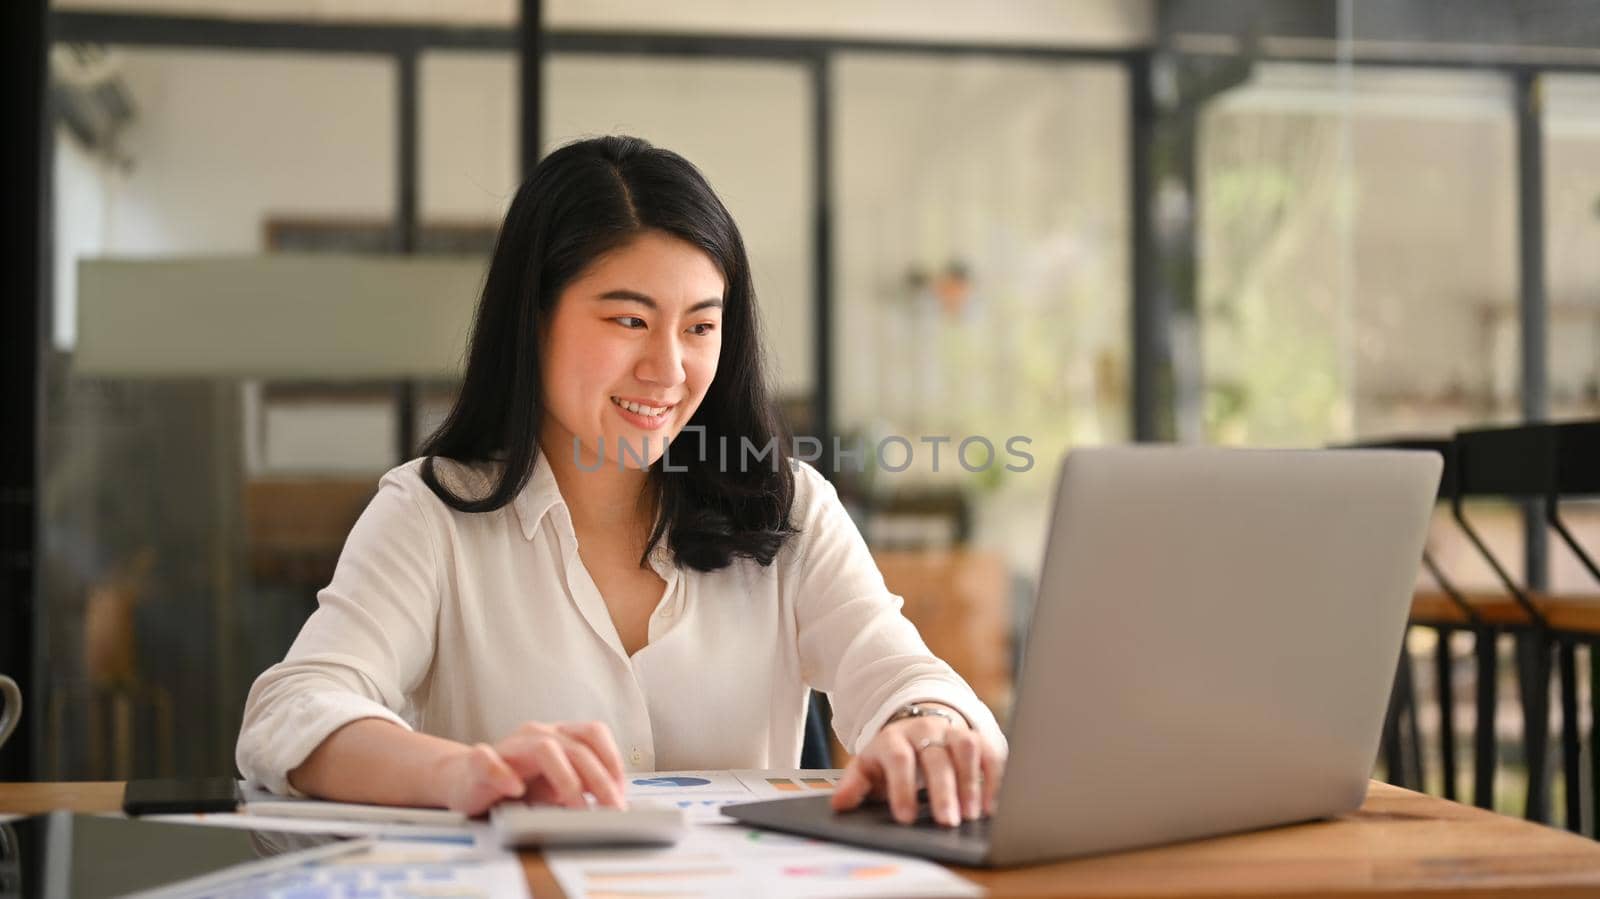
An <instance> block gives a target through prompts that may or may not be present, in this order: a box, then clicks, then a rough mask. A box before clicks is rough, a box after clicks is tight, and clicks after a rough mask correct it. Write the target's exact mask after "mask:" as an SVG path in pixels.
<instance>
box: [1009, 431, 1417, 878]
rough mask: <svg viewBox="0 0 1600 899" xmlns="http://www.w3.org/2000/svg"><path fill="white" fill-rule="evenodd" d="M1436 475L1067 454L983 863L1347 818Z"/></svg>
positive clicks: (1404, 468)
mask: <svg viewBox="0 0 1600 899" xmlns="http://www.w3.org/2000/svg"><path fill="white" fill-rule="evenodd" d="M1441 466H1442V460H1441V459H1440V458H1439V456H1438V455H1436V454H1433V453H1418V452H1404V451H1384V450H1343V451H1341V450H1317V451H1274V450H1227V449H1210V448H1177V447H1124V448H1105V449H1089V450H1079V451H1075V452H1073V453H1071V454H1070V455H1069V456H1068V457H1067V458H1066V460H1065V461H1064V462H1063V463H1062V469H1061V476H1060V479H1059V482H1058V488H1057V495H1056V501H1055V511H1054V513H1053V520H1052V523H1051V528H1050V536H1049V543H1048V545H1047V546H1046V550H1045V562H1044V570H1043V572H1042V574H1041V577H1040V584H1039V593H1038V599H1037V602H1036V605H1035V611H1034V615H1033V624H1032V626H1031V629H1030V632H1029V634H1028V643H1027V652H1026V655H1025V657H1024V662H1023V669H1022V674H1021V676H1020V679H1019V683H1018V698H1017V705H1016V707H1015V713H1014V716H1013V722H1012V726H1011V729H1010V734H1009V739H1010V744H1011V757H1010V761H1009V763H1008V767H1007V772H1006V778H1005V783H1004V784H1003V785H1002V788H1001V791H1002V792H1001V796H1000V811H999V813H998V814H997V815H996V816H995V820H994V822H993V830H992V832H991V835H992V843H991V859H992V861H993V862H994V863H996V864H1014V863H1019V862H1025V861H1029V860H1033V859H1043V858H1052V857H1060V856H1062V855H1064V854H1086V853H1091V852H1098V851H1106V850H1111V849H1121V848H1129V847H1134V846H1142V845H1151V844H1156V843H1164V842H1170V841H1174V840H1181V839H1186V838H1191V837H1199V836H1205V835H1210V834H1217V833H1225V832H1228V831H1235V830H1244V829H1249V828H1254V827H1262V826H1267V825H1271V824H1278V823H1283V822H1288V821H1296V820H1306V819H1311V818H1317V817H1323V816H1328V815H1334V814H1338V813H1341V812H1344V811H1348V810H1350V809H1353V808H1356V807H1357V806H1359V805H1360V804H1361V802H1362V800H1363V799H1364V797H1365V795H1366V788H1367V782H1368V776H1369V774H1370V772H1371V770H1372V766H1373V763H1374V761H1375V759H1376V753H1377V747H1378V736H1379V730H1380V728H1381V727H1382V723H1383V716H1384V712H1385V709H1386V706H1387V702H1388V696H1389V690H1390V685H1391V682H1392V680H1393V676H1394V671H1395V665H1396V662H1397V660H1398V657H1399V652H1400V641H1401V639H1402V638H1403V635H1404V630H1405V621H1406V617H1407V615H1408V612H1409V608H1410V600H1411V595H1412V591H1413V588H1414V585H1415V581H1416V576H1417V570H1418V563H1419V560H1420V557H1421V554H1422V549H1423V542H1424V540H1425V539H1426V534H1427V527H1428V520H1429V514H1430V510H1431V508H1432V505H1433V502H1434V496H1435V491H1436V489H1437V486H1438V481H1439V473H1440V469H1441Z"/></svg>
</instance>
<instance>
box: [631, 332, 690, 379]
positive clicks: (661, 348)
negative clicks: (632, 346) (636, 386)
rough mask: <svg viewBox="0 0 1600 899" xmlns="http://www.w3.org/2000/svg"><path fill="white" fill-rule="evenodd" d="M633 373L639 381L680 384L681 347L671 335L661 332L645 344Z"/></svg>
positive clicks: (681, 371) (681, 372)
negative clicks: (642, 353)
mask: <svg viewBox="0 0 1600 899" xmlns="http://www.w3.org/2000/svg"><path fill="white" fill-rule="evenodd" d="M634 375H635V376H636V377H638V378H639V380H641V381H647V382H649V383H651V384H659V385H661V386H663V387H676V386H678V385H679V384H682V383H683V381H684V371H683V348H682V347H680V346H679V345H678V341H677V340H676V339H675V338H674V337H673V336H672V335H669V334H662V335H660V336H658V337H656V338H655V339H653V340H651V341H650V342H649V344H648V345H647V346H646V348H645V352H644V356H643V357H642V358H640V360H639V364H638V366H636V367H635V369H634Z"/></svg>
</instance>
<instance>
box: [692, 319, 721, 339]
mask: <svg viewBox="0 0 1600 899" xmlns="http://www.w3.org/2000/svg"><path fill="white" fill-rule="evenodd" d="M716 329H717V326H716V325H713V324H712V323H710V322H701V323H700V324H698V325H691V326H690V327H689V331H690V332H691V333H693V334H694V335H695V336H696V337H704V336H706V335H707V334H710V333H711V332H712V331H715V330H716Z"/></svg>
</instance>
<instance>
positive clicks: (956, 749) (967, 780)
mask: <svg viewBox="0 0 1600 899" xmlns="http://www.w3.org/2000/svg"><path fill="white" fill-rule="evenodd" d="M945 745H946V746H947V747H948V749H949V751H950V761H951V762H952V763H954V765H955V769H956V795H957V796H958V797H959V798H960V800H961V815H962V817H964V818H967V819H968V820H976V819H978V818H980V817H982V815H983V792H982V789H983V788H982V782H983V760H982V759H981V758H980V757H979V755H980V753H981V750H980V748H979V746H978V736H977V734H974V733H973V732H972V731H969V730H954V729H953V730H952V731H951V732H950V733H949V734H948V735H947V736H946V738H945Z"/></svg>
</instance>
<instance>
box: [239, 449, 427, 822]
mask: <svg viewBox="0 0 1600 899" xmlns="http://www.w3.org/2000/svg"><path fill="white" fill-rule="evenodd" d="M437 542H438V540H437V537H436V536H435V535H434V534H433V533H432V531H431V530H430V524H429V522H428V520H427V518H426V516H425V515H424V514H423V510H422V506H421V503H420V500H419V498H418V497H417V496H416V495H415V493H414V488H411V487H408V486H407V485H406V483H405V482H403V481H401V480H400V479H399V478H397V477H396V476H395V475H394V474H393V473H390V474H388V475H385V476H384V478H383V480H382V481H380V482H379V485H378V492H377V495H376V496H374V497H373V499H372V502H371V503H369V504H368V505H367V508H366V509H365V510H364V511H363V512H362V513H361V517H360V518H359V519H358V520H357V521H356V524H355V527H354V528H352V529H351V531H350V536H349V537H348V538H347V539H346V541H345V545H344V549H343V551H342V552H341V553H340V555H339V562H338V565H337V567H336V568H335V570H334V575H333V581H332V583H330V584H329V585H328V586H327V587H325V588H323V589H322V590H321V591H320V592H318V594H317V610H316V611H315V612H313V613H312V615H311V617H310V618H309V619H308V620H307V621H306V623H305V626H304V627H302V628H301V630H300V634H299V636H298V637H297V638H296V639H295V641H294V645H293V646H291V647H290V648H289V653H288V655H287V656H285V657H284V660H283V661H282V662H279V663H278V664H276V665H274V666H272V667H271V668H269V669H267V670H266V671H265V672H263V673H262V675H261V676H260V677H258V678H256V681H255V683H254V684H253V685H252V686H251V688H250V695H249V698H248V699H247V700H246V701H245V709H244V724H243V726H242V728H241V729H240V732H239V742H238V745H237V747H236V751H235V759H236V761H237V762H238V765H239V771H240V772H241V773H242V774H243V775H244V776H245V777H247V778H249V779H251V780H253V781H255V782H257V783H259V784H261V785H262V786H264V787H266V788H267V789H269V790H272V791H273V792H276V793H287V794H291V795H299V791H297V790H295V789H294V788H293V787H292V786H291V785H290V784H289V782H288V773H289V772H290V771H292V770H294V769H295V768H296V767H298V766H299V765H300V763H301V762H303V761H305V759H306V757H307V756H309V755H310V754H311V752H312V750H314V749H316V748H317V746H319V745H320V744H321V743H322V741H323V740H325V739H327V737H328V735H329V734H331V733H333V732H334V731H335V730H337V729H338V728H340V727H342V726H344V725H345V724H348V723H350V722H351V721H355V720H357V719H361V718H382V719H384V720H387V721H392V722H394V723H395V724H398V725H400V726H401V727H405V728H408V729H410V728H411V727H412V726H413V722H408V721H407V720H406V719H405V717H404V716H403V714H402V713H403V712H404V711H405V710H406V709H407V700H408V697H409V696H410V695H411V694H412V692H413V691H414V690H415V689H416V687H417V685H418V683H419V681H420V680H421V679H422V678H423V677H424V676H425V674H426V672H427V670H428V668H429V666H430V665H431V663H432V660H433V654H434V646H435V639H436V634H437V630H438V612H439V601H440V600H439V598H440V596H441V590H440V571H441V568H440V560H439V551H438V546H437Z"/></svg>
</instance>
